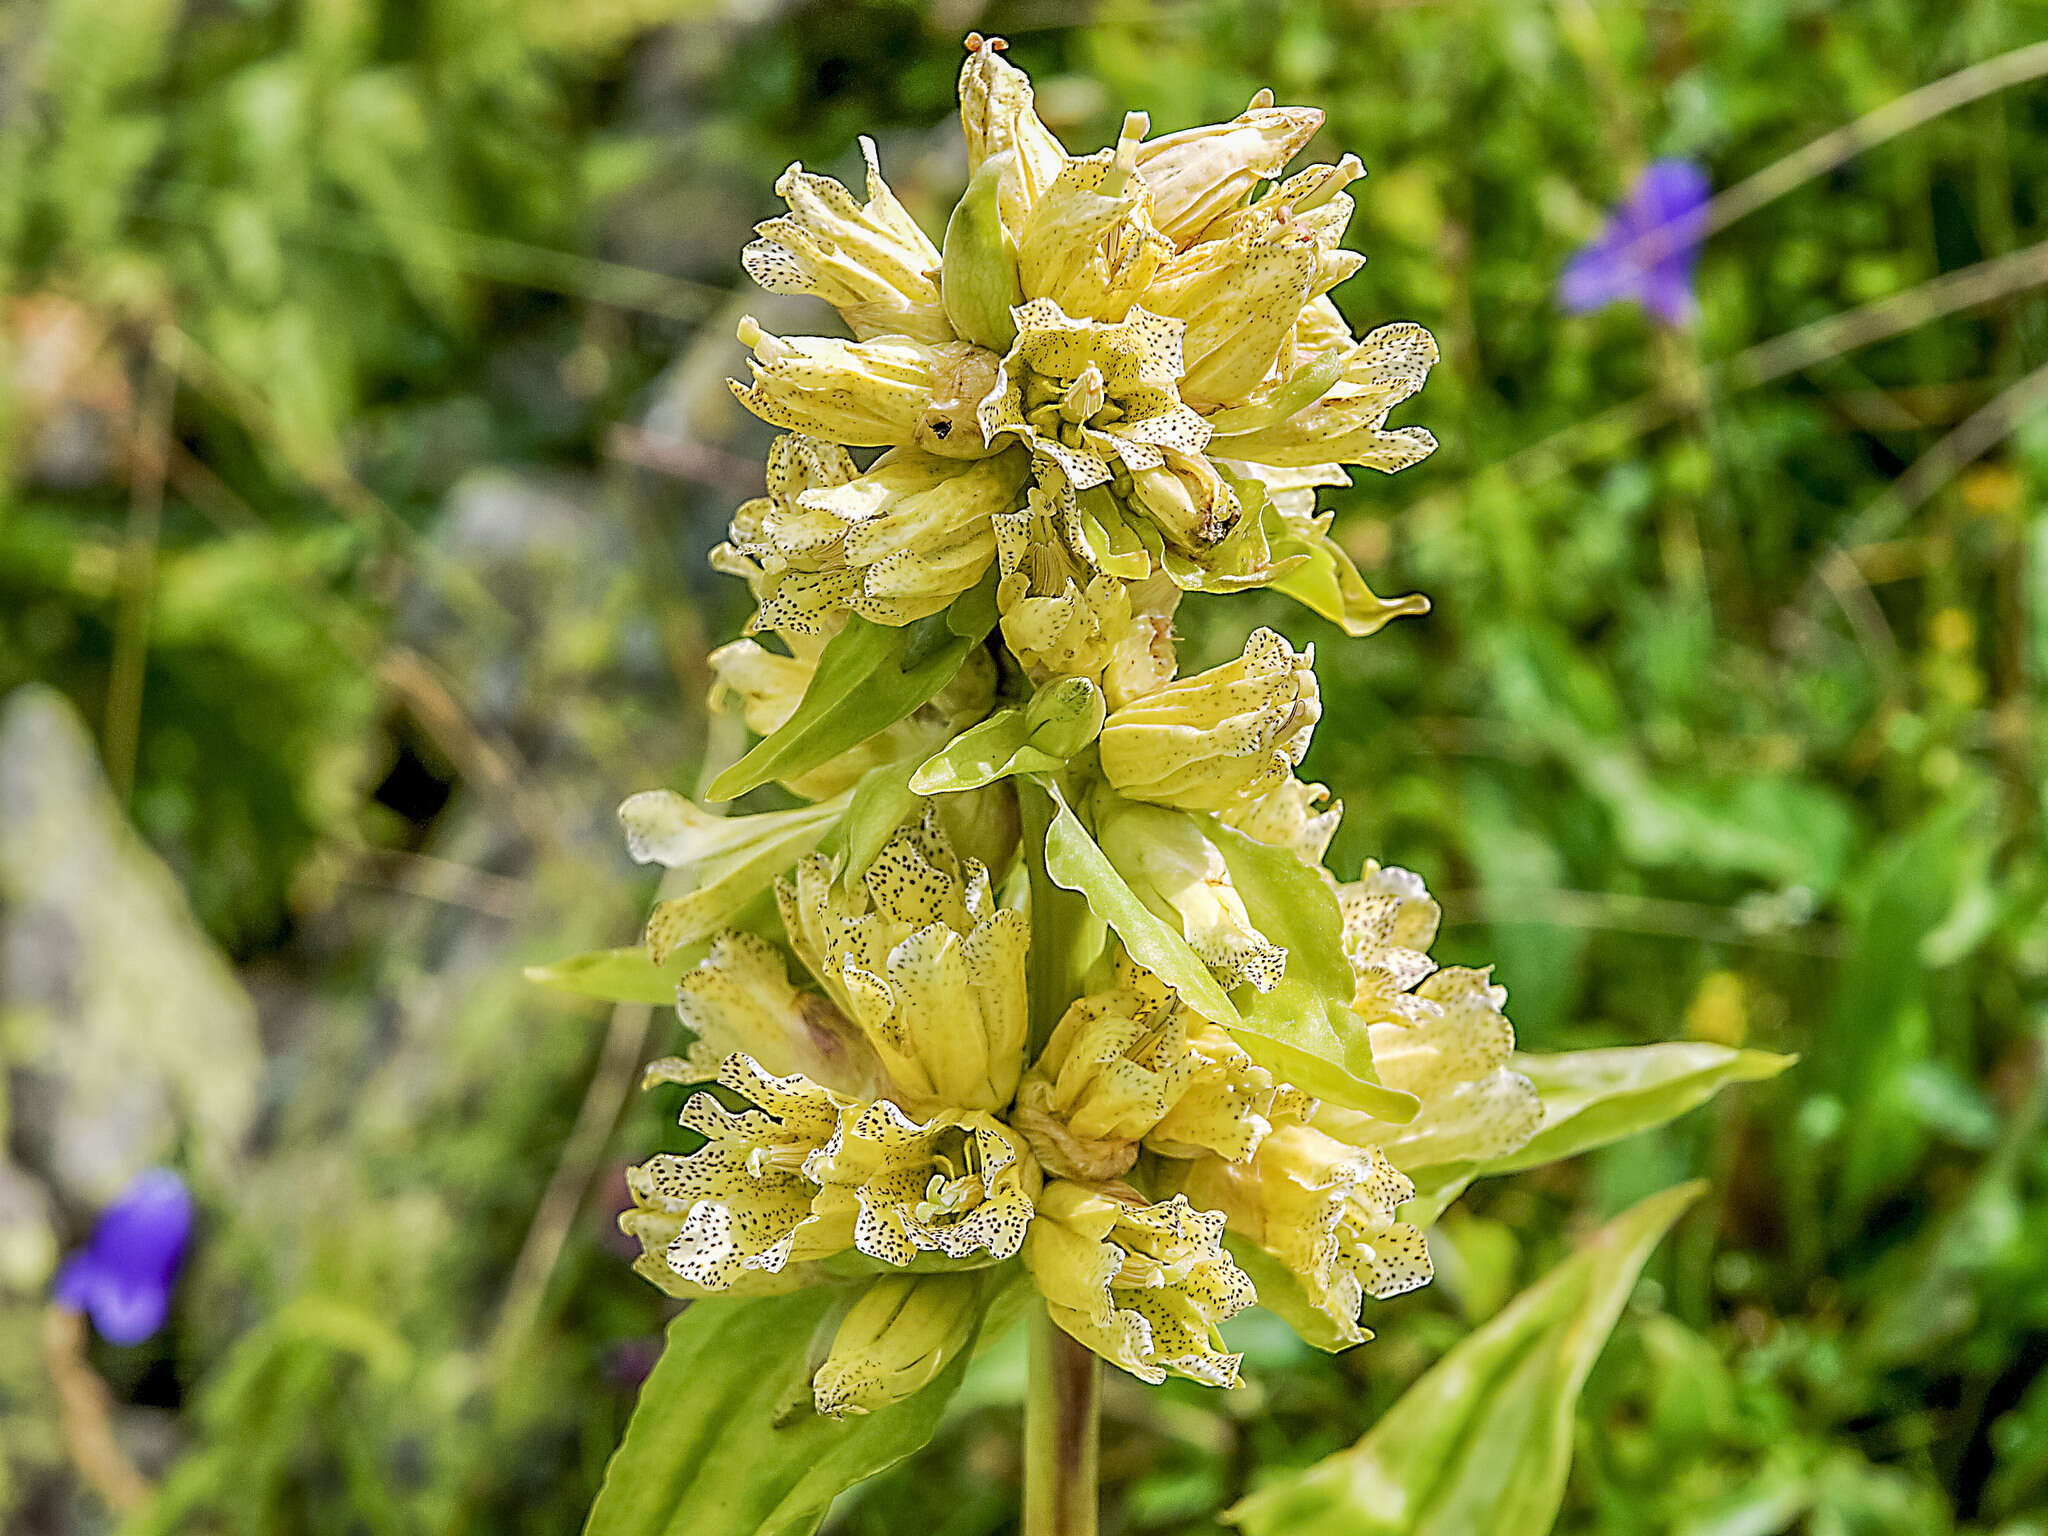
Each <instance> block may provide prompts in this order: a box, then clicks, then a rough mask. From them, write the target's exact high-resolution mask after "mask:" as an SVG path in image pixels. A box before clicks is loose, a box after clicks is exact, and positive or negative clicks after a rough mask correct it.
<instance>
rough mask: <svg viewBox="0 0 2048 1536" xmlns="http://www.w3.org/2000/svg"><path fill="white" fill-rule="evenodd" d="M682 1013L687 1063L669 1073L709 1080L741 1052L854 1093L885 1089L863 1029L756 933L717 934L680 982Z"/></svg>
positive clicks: (668, 1068) (767, 1066) (671, 1065)
mask: <svg viewBox="0 0 2048 1536" xmlns="http://www.w3.org/2000/svg"><path fill="white" fill-rule="evenodd" d="M676 1013H677V1014H678V1015H679V1016H680V1017H681V1019H682V1021H683V1025H684V1027H685V1028H687V1029H688V1030H690V1032H691V1034H692V1036H693V1038H692V1040H691V1041H690V1045H689V1048H688V1049H687V1050H686V1051H685V1052H684V1053H683V1056H682V1058H681V1060H680V1061H674V1062H670V1061H664V1062H661V1063H659V1064H658V1066H659V1068H660V1071H661V1074H662V1076H663V1077H664V1078H665V1079H669V1080H687V1081H695V1082H708V1081H710V1080H711V1079H713V1078H715V1077H717V1076H718V1068H719V1065H720V1063H722V1062H723V1061H724V1060H725V1058H726V1057H728V1056H730V1055H733V1054H735V1053H737V1054H740V1055H744V1056H747V1057H750V1058H752V1059H753V1060H754V1061H755V1062H756V1063H758V1064H759V1065H760V1066H761V1068H762V1069H763V1070H765V1071H767V1072H769V1073H771V1074H773V1075H774V1076H777V1077H788V1076H790V1075H792V1074H795V1075H797V1076H801V1077H804V1078H807V1079H809V1080H810V1081H811V1082H814V1083H816V1084H818V1085H819V1086H820V1087H824V1088H829V1089H831V1090H832V1091H833V1092H835V1093H839V1094H843V1095H845V1096H847V1097H849V1098H871V1097H873V1096H874V1094H875V1093H877V1092H878V1091H879V1090H880V1086H881V1079H882V1073H881V1063H880V1062H879V1061H877V1060H876V1059H875V1054H874V1052H873V1050H871V1049H870V1048H869V1046H868V1043H867V1041H866V1040H864V1039H862V1038H861V1035H860V1032H859V1031H858V1030H856V1029H855V1028H854V1027H853V1026H852V1025H851V1024H849V1023H847V1021H846V1019H845V1018H844V1017H843V1016H842V1015H841V1014H840V1012H839V1010H838V1009H837V1008H834V1007H833V1006H832V1004H831V1003H830V1002H829V1001H827V1000H826V999H825V998H823V997H820V996H819V995H818V994H817V993H815V992H800V991H798V990H797V989H796V988H795V987H793V986H791V985H790V984H789V975H788V971H787V969H786V968H785V966H784V963H783V957H782V951H781V950H779V949H777V948H776V947H775V946H774V945H773V944H770V943H769V942H768V941H767V940H766V939H763V938H760V937H758V936H757V935H755V934H751V933H737V932H732V931H727V932H724V933H721V934H719V935H718V936H717V937H716V938H714V939H713V940H712V941H711V951H710V953H709V954H707V955H706V956H705V957H704V958H703V960H701V961H699V962H698V964H697V965H696V966H695V967H694V968H693V969H691V970H689V971H687V972H685V973H684V975H683V978H682V980H681V981H680V982H678V983H677V984H676Z"/></svg>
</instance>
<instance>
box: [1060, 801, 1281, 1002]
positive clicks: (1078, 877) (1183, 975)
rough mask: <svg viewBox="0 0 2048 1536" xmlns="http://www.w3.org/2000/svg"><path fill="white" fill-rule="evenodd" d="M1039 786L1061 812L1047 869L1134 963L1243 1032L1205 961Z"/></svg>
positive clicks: (1063, 806) (1065, 808)
mask: <svg viewBox="0 0 2048 1536" xmlns="http://www.w3.org/2000/svg"><path fill="white" fill-rule="evenodd" d="M1039 782H1040V784H1041V787H1042V788H1044V789H1045V791H1046V793H1047V794H1048V795H1050V796H1051V797H1052V800H1053V803H1054V805H1055V807H1056V809H1055V811H1054V814H1053V818H1052V823H1051V825H1050V826H1049V827H1048V828H1047V830H1046V836H1045V867H1046V871H1047V873H1048V874H1050V875H1051V876H1052V878H1053V880H1054V882H1055V883H1056V884H1058V885H1060V886H1062V887H1064V888H1065V889H1067V890H1070V891H1076V892H1078V893H1080V894H1081V895H1082V896H1084V897H1086V898H1087V901H1088V907H1089V910H1090V911H1092V912H1093V913H1094V914H1095V915H1096V916H1097V917H1099V918H1101V919H1102V920H1103V921H1104V922H1105V923H1107V924H1109V926H1110V927H1111V928H1113V929H1115V930H1116V936H1117V937H1118V938H1120V939H1122V940H1123V941H1124V947H1125V948H1126V949H1128V950H1129V951H1130V952H1131V958H1132V959H1134V960H1136V961H1137V962H1138V963H1139V964H1140V965H1142V966H1144V967H1145V969H1147V970H1148V971H1150V972H1152V974H1153V975H1155V976H1157V977H1158V978H1159V979H1160V980H1161V981H1163V982H1165V983H1166V984H1167V985H1168V986H1169V987H1171V988H1173V990H1174V991H1175V992H1176V993H1178V994H1179V995H1180V997H1181V998H1182V1000H1183V1001H1185V1002H1186V1003H1187V1004H1188V1005H1189V1006H1190V1007H1191V1008H1193V1009H1194V1010H1195V1011H1196V1012H1197V1013H1199V1014H1201V1015H1202V1016H1203V1017H1204V1018H1207V1019H1211V1020H1214V1021H1215V1022H1216V1023H1218V1024H1222V1025H1225V1026H1226V1027H1230V1028H1236V1027H1238V1026H1239V1025H1240V1024H1241V1023H1242V1022H1243V1021H1242V1020H1241V1019H1240V1018H1239V1017H1238V1012H1237V1009H1236V1008H1235V1007H1234V1006H1233V1005H1232V1003H1231V1001H1230V995H1229V994H1228V993H1226V992H1225V991H1224V990H1223V988H1222V987H1221V986H1220V985H1218V984H1217V981H1216V978H1215V977H1214V976H1212V975H1210V974H1209V967H1208V966H1206V965H1204V964H1203V963H1202V960H1201V957H1200V956H1198V955H1197V954H1196V953H1195V952H1194V950H1192V949H1191V948H1189V947H1188V942H1187V940H1186V939H1184V938H1182V937H1181V936H1180V934H1178V933H1177V932H1175V931H1174V929H1173V927H1172V926H1171V925H1170V924H1168V923H1165V922H1163V921H1161V920H1160V918H1159V917H1158V916H1156V915H1155V914H1154V913H1153V911H1152V909H1151V908H1150V907H1148V906H1146V905H1145V903H1144V901H1143V900H1141V899H1140V898H1139V896H1138V893H1137V892H1136V891H1134V890H1132V889H1131V888H1130V886H1129V884H1127V883H1126V882H1125V880H1124V877H1123V876H1122V875H1120V874H1118V873H1117V870H1116V866H1115V865H1114V864H1112V863H1110V862H1109V856H1108V855H1107V854H1105V853H1104V852H1103V851H1102V849H1101V848H1099V847H1098V846H1096V842H1095V839H1094V838H1093V837H1091V836H1089V834H1088V829H1087V828H1086V827H1084V826H1082V825H1081V818H1080V817H1078V816H1076V815H1075V814H1074V812H1073V810H1072V809H1071V808H1070V807H1069V806H1068V805H1067V803H1066V801H1065V800H1064V799H1062V798H1061V796H1060V793H1059V791H1058V790H1057V789H1056V788H1054V787H1053V786H1052V784H1051V782H1050V781H1049V780H1040V781H1039Z"/></svg>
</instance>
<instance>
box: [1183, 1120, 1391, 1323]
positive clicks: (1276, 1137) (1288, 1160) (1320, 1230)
mask: <svg viewBox="0 0 2048 1536" xmlns="http://www.w3.org/2000/svg"><path fill="white" fill-rule="evenodd" d="M1184 1193H1185V1194H1186V1196H1187V1198H1188V1199H1190V1200H1192V1201H1194V1202H1196V1203H1197V1204H1199V1205H1202V1206H1205V1207H1208V1208H1211V1209H1213V1210H1215V1211H1217V1212H1218V1213H1220V1214H1221V1215H1222V1216H1224V1217H1225V1218H1226V1219H1227V1221H1228V1222H1229V1226H1230V1230H1231V1231H1233V1232H1236V1233H1239V1234H1241V1235H1242V1236H1243V1237H1245V1238H1246V1239H1248V1240H1249V1241H1251V1242H1253V1243H1255V1244H1257V1245H1258V1246H1259V1247H1260V1248H1262V1249H1264V1250H1265V1251H1266V1252H1267V1253H1268V1254H1270V1255H1272V1256H1273V1257H1274V1258H1275V1259H1277V1260H1279V1261H1280V1262H1281V1263H1282V1264H1285V1265H1286V1266H1287V1267H1288V1269H1290V1270H1292V1271H1293V1273H1294V1276H1295V1278H1296V1279H1297V1280H1299V1281H1300V1282H1301V1288H1302V1291H1303V1293H1304V1294H1305V1296H1306V1297H1307V1299H1308V1302H1309V1304H1310V1305H1311V1306H1313V1307H1314V1308H1315V1309H1316V1310H1317V1311H1318V1312H1320V1313H1322V1314H1323V1315H1324V1316H1325V1317H1327V1318H1328V1319H1329V1320H1330V1322H1331V1323H1332V1324H1334V1325H1335V1327H1336V1329H1337V1331H1338V1333H1339V1334H1340V1335H1341V1336H1342V1337H1343V1338H1344V1339H1346V1340H1347V1341H1348V1342H1351V1343H1358V1342H1359V1341H1361V1340H1363V1339H1364V1338H1365V1332H1364V1330H1363V1329H1361V1328H1360V1327H1359V1325H1358V1317H1359V1312H1360V1311H1361V1310H1362V1309H1363V1307H1364V1305H1365V1298H1366V1297H1367V1296H1373V1297H1378V1298H1385V1297H1388V1296H1398V1295H1400V1294H1401V1293H1402V1292H1403V1291H1408V1290H1413V1289H1414V1288H1415V1287H1416V1286H1418V1285H1423V1284H1426V1283H1427V1282H1428V1280H1429V1277H1430V1268H1429V1249H1428V1246H1427V1245H1426V1244H1425V1243H1424V1242H1423V1240H1422V1234H1421V1233H1420V1232H1419V1231H1417V1230H1416V1229H1415V1228H1414V1227H1412V1226H1410V1225H1408V1224H1407V1223H1405V1222H1398V1221H1396V1220H1395V1212H1396V1211H1397V1210H1398V1209H1399V1208H1400V1205H1401V1203H1402V1202H1403V1201H1404V1200H1407V1199H1408V1198H1409V1197H1410V1196H1411V1195H1413V1194H1414V1193H1415V1186H1414V1185H1413V1184H1411V1183H1410V1182H1409V1181H1408V1179H1407V1178H1406V1177H1404V1176H1403V1175H1402V1174H1400V1173H1399V1172H1397V1171H1396V1170H1395V1168H1394V1167H1393V1165H1392V1164H1391V1163H1389V1162H1388V1161H1387V1158H1386V1154H1385V1153H1383V1152H1381V1151H1380V1150H1379V1148H1377V1147H1372V1148H1365V1149H1361V1148H1357V1147H1352V1146H1347V1145H1346V1144H1345V1143H1343V1142H1341V1141H1338V1140H1336V1139H1335V1138H1334V1137H1331V1136H1328V1135H1326V1134H1324V1133H1323V1132H1322V1131H1320V1130H1317V1129H1314V1128H1313V1127H1311V1126H1306V1125H1283V1126H1279V1127H1277V1128H1275V1129H1274V1131H1273V1132H1272V1134H1270V1135H1269V1136H1267V1137H1266V1139H1265V1140H1264V1141H1263V1142H1262V1143H1261V1144H1260V1146H1259V1149H1258V1151H1257V1152H1255V1153H1254V1154H1253V1155H1252V1157H1251V1159H1250V1160H1249V1161H1248V1162H1242V1163H1226V1162H1224V1161H1223V1160H1222V1159H1220V1158H1203V1159H1201V1160H1199V1161H1197V1162H1195V1163H1193V1164H1191V1165H1190V1166H1189V1168H1188V1172H1187V1178H1186V1183H1185V1187H1184Z"/></svg>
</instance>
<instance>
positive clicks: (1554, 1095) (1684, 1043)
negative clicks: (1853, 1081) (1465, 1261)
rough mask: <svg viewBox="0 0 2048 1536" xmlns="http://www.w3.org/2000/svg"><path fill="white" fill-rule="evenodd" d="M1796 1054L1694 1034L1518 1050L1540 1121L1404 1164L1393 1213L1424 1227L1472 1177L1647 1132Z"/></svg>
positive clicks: (1769, 1072)
mask: <svg viewBox="0 0 2048 1536" xmlns="http://www.w3.org/2000/svg"><path fill="white" fill-rule="evenodd" d="M1798 1059H1799V1058H1798V1057H1797V1056H1779V1055H1775V1054H1773V1053H1772V1052H1770V1051H1751V1050H1734V1049H1731V1048H1730V1047H1728V1046H1725V1045H1711V1044H1709V1043H1707V1042H1706V1041H1703V1040H1671V1041H1665V1042H1663V1043H1661V1044H1657V1045H1626V1046H1613V1047H1610V1048H1607V1049H1604V1050H1595V1051H1564V1052H1560V1053H1558V1054H1556V1055H1549V1056H1532V1055H1517V1056H1516V1057H1515V1059H1514V1066H1515V1070H1516V1071H1517V1072H1520V1073H1521V1074H1522V1075H1523V1076H1524V1077H1526V1078H1528V1079H1529V1081H1530V1082H1532V1083H1534V1084H1535V1085H1536V1093H1537V1096H1538V1097H1539V1098H1541V1099H1542V1101H1543V1124H1542V1127H1541V1128H1540V1129H1539V1130H1538V1131H1537V1132H1536V1134H1535V1135H1534V1136H1533V1137H1531V1138H1530V1139H1529V1140H1528V1141H1527V1142H1526V1143H1525V1144H1524V1145H1523V1146H1521V1147H1520V1148H1519V1149H1517V1150H1516V1151H1513V1152H1510V1153H1508V1154H1507V1156H1505V1157H1497V1158H1492V1159H1490V1160H1488V1161H1486V1162H1460V1163H1445V1164H1442V1165H1440V1166H1436V1167H1430V1168H1419V1169H1410V1170H1407V1171H1408V1172H1409V1174H1410V1176H1411V1177H1412V1178H1413V1179H1414V1181H1415V1197H1414V1198H1413V1199H1412V1200H1410V1201H1409V1202H1408V1203H1407V1204H1406V1205H1404V1206H1403V1207H1402V1208H1401V1217H1402V1219H1403V1220H1404V1221H1412V1222H1414V1223H1415V1224H1416V1225H1418V1226H1424V1227H1426V1226H1428V1225H1430V1224H1431V1223H1432V1222H1434V1221H1435V1220H1436V1219H1437V1217H1439V1216H1441V1215H1442V1214H1443V1212H1444V1209H1445V1207H1447V1206H1448V1205H1450V1203H1451V1202H1452V1201H1453V1200H1455V1199H1457V1198H1458V1196H1459V1195H1460V1194H1462V1193H1464V1190H1465V1186H1466V1185H1468V1184H1470V1183H1471V1182H1472V1181H1473V1180H1474V1179H1477V1178H1485V1177H1488V1176H1491V1175H1493V1174H1501V1173H1515V1172H1518V1171H1520V1170H1521V1169H1524V1168H1538V1167H1541V1166H1542V1165H1543V1164H1545V1163H1555V1162H1559V1161H1562V1160H1563V1159H1564V1158H1567V1157H1576V1156H1578V1155H1579V1154H1580V1153H1581V1152H1590V1151H1592V1150H1593V1149H1594V1148H1596V1147H1604V1146H1606V1145H1608V1144H1609V1143H1610V1142H1616V1141H1620V1140H1622V1139H1624V1138H1625V1137H1629V1136H1634V1135H1635V1134H1637V1133H1638V1132H1640V1131H1648V1130H1653V1129H1655V1128H1656V1127H1657V1126H1660V1125H1664V1124H1666V1123H1667V1122H1669V1121H1672V1120H1676V1119H1677V1118H1678V1117H1679V1116H1680V1115H1683V1114H1685V1113H1687V1112H1688V1111H1690V1110H1694V1109H1697V1108H1698V1107H1699V1106H1700V1105H1702V1104H1704V1103H1706V1101H1707V1100H1708V1099H1711V1098H1712V1097H1713V1096H1714V1095H1715V1094H1716V1093H1719V1092H1720V1091H1721V1089H1722V1088H1724V1087H1726V1086H1727V1085H1728V1084H1730V1083H1754V1082H1761V1081H1763V1080H1764V1079H1765V1078H1770V1077H1776V1076H1777V1075H1778V1074H1779V1073H1780V1072H1782V1071H1784V1070H1785V1069H1786V1068H1787V1067H1789V1066H1791V1065H1792V1064H1793V1063H1794V1062H1795V1061H1797V1060H1798Z"/></svg>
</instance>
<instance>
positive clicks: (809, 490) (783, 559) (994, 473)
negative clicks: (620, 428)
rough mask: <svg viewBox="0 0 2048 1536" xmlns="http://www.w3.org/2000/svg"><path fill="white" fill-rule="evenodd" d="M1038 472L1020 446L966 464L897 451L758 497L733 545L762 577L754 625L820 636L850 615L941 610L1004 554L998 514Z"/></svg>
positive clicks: (738, 520) (893, 620) (901, 617)
mask: <svg viewBox="0 0 2048 1536" xmlns="http://www.w3.org/2000/svg"><path fill="white" fill-rule="evenodd" d="M783 441H787V440H786V439H785V440H783ZM776 446H777V448H778V449H779V448H780V447H781V442H780V441H779V442H778V444H777V445H776ZM819 452H820V453H821V454H822V452H823V450H822V448H821V449H820V450H819ZM771 456H772V455H771ZM1028 467H1029V459H1028V457H1027V456H1026V455H1025V454H1024V453H1022V452H1020V451H1013V452H1009V453H1004V454H999V455H997V456H995V457H992V458H986V459H981V460H978V461H975V462H972V463H966V464H963V463H961V462H960V461H958V460H957V459H943V458H938V457H936V456H934V455H931V454H927V453H924V452H922V451H921V450H919V449H915V448H896V449H892V450H890V451H889V452H888V453H885V454H883V455H882V457H881V458H879V459H877V460H876V461H875V462H874V464H873V465H872V466H870V468H869V469H868V471H867V472H866V473H865V474H860V475H853V476H849V477H846V478H843V479H836V480H835V481H834V482H833V483H831V484H824V485H819V484H812V485H809V486H806V487H804V488H801V489H798V490H796V491H795V492H794V493H793V494H792V493H784V494H781V495H776V494H770V495H769V496H766V497H762V498H758V499H756V500H754V501H750V502H748V503H747V504H746V505H745V506H743V507H742V508H741V509H740V511H739V513H738V514H737V515H736V516H735V517H734V518H733V523H732V533H731V548H732V549H733V550H735V551H736V552H737V553H739V554H740V555H742V556H744V557H746V558H747V559H748V560H750V561H751V562H753V563H754V564H755V565H756V566H757V567H758V568H759V570H760V573H761V574H760V578H759V581H758V583H757V586H758V589H759V597H760V611H759V613H758V614H757V615H756V617H755V619H754V624H755V626H756V627H757V628H761V629H777V630H784V631H789V632H793V633H815V632H817V631H818V630H819V629H821V628H825V627H827V626H829V625H830V623H831V620H832V616H833V615H834V614H836V613H838V612H842V611H850V612H853V613H857V614H859V615H861V617H863V618H865V619H869V620H872V621H873V622H875V623H878V624H891V625H901V624H908V623H910V622H911V621H913V620H915V619H921V618H924V617H926V616H927V615H929V614H933V613H937V612H939V611H940V610H941V609H943V608H945V607H947V606H948V605H950V604H951V603H952V601H953V599H954V598H956V597H958V596H959V595H960V594H961V593H962V592H965V591H966V590H967V589H968V588H970V587H972V586H973V585H974V584H975V583H976V582H977V581H979V580H980V579H981V576H982V573H983V572H984V571H986V570H987V569H988V567H989V565H990V564H991V563H992V562H993V561H994V559H995V553H996V540H995V531H994V528H993V526H992V524H991V523H990V518H991V517H992V516H993V515H994V514H996V513H997V512H1001V511H1005V510H1007V509H1008V508H1009V507H1010V506H1011V504H1012V503H1014V502H1015V500H1016V497H1017V493H1018V491H1019V490H1020V489H1022V487H1023V484H1024V479H1025V473H1026V470H1027V469H1028ZM772 479H773V476H772V473H771V483H772Z"/></svg>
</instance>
